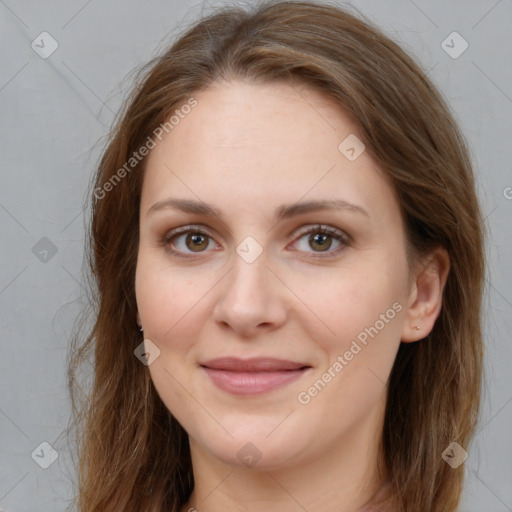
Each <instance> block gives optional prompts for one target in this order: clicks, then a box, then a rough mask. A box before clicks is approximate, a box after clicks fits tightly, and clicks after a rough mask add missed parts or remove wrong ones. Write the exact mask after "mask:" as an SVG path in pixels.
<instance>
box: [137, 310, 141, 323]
mask: <svg viewBox="0 0 512 512" xmlns="http://www.w3.org/2000/svg"><path fill="white" fill-rule="evenodd" d="M137 325H138V326H139V327H142V321H141V319H140V315H139V312H138V311H137Z"/></svg>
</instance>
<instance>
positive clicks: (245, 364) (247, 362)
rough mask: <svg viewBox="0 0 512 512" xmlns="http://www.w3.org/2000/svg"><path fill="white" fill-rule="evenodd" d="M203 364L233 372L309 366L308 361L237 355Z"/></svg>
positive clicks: (268, 370) (280, 369)
mask: <svg viewBox="0 0 512 512" xmlns="http://www.w3.org/2000/svg"><path fill="white" fill-rule="evenodd" d="M201 366H204V367H206V368H211V369H213V370H227V371H232V372H264V371H267V372H272V371H283V370H298V369H300V368H304V367H309V366H310V365H308V364H306V363H299V362H296V361H287V360H285V359H276V358H273V357H253V358H250V359H239V358H237V357H220V358H217V359H210V360H209V361H205V362H204V363H201Z"/></svg>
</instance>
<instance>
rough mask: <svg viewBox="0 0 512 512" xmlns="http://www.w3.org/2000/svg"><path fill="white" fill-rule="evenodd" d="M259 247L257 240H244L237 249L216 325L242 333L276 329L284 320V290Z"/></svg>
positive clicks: (223, 288) (219, 299)
mask: <svg viewBox="0 0 512 512" xmlns="http://www.w3.org/2000/svg"><path fill="white" fill-rule="evenodd" d="M248 238H249V237H248ZM256 244H257V242H255V240H247V239H245V240H243V241H242V242H241V243H240V244H239V245H238V246H237V248H236V254H234V255H233V268H232V270H231V272H229V273H228V275H227V276H226V281H225V283H224V285H223V286H222V288H221V292H220V294H219V297H218V301H217V304H216V306H215V311H214V318H215V320H216V321H217V322H220V323H223V324H228V325H229V326H231V327H232V328H233V329H234V330H236V331H239V332H242V331H250V330H252V329H254V328H256V327H257V326H258V325H262V324H264V325H274V326H277V325H278V324H280V323H281V322H282V321H284V318H285V312H286V308H285V305H284V300H285V298H284V296H283V295H282V290H281V291H280V290H279V284H278V283H276V282H273V281H276V278H275V276H274V275H273V273H272V272H270V271H269V270H268V268H267V265H268V264H269V261H268V257H267V252H266V251H263V248H262V247H261V246H260V245H259V244H258V245H256ZM281 287H282V285H281Z"/></svg>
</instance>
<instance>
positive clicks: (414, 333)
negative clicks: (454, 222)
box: [401, 247, 450, 343]
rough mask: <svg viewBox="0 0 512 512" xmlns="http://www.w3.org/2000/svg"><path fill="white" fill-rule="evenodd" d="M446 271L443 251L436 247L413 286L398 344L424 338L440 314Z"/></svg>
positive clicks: (445, 255) (447, 256)
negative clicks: (400, 341)
mask: <svg viewBox="0 0 512 512" xmlns="http://www.w3.org/2000/svg"><path fill="white" fill-rule="evenodd" d="M449 269H450V257H449V255H448V252H447V251H446V249H444V248H442V247H439V248H437V249H436V250H435V251H434V252H433V253H431V254H430V255H429V257H428V259H427V263H426V265H423V266H422V267H421V269H420V271H419V272H418V274H417V275H416V278H415V280H414V282H413V285H412V288H411V292H410V297H411V303H410V304H409V306H408V309H407V311H406V314H405V317H404V325H403V329H402V338H401V340H402V342H404V343H411V342H414V341H419V340H421V339H423V338H426V337H427V336H428V335H429V334H430V332H431V331H432V329H433V327H434V324H435V321H436V320H437V317H438V316H439V313H440V312H441V307H442V302H443V291H444V287H445V284H446V280H447V278H448V272H449Z"/></svg>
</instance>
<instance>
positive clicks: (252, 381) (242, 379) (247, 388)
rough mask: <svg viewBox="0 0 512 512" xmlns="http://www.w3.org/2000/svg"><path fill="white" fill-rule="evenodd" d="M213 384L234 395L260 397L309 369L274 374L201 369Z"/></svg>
mask: <svg viewBox="0 0 512 512" xmlns="http://www.w3.org/2000/svg"><path fill="white" fill-rule="evenodd" d="M202 368H203V370H204V371H205V372H206V373H207V374H208V376H209V377H210V379H212V381H213V383H214V384H215V385H216V386H217V387H218V388H220V389H222V390H223V391H227V392H228V393H232V394H234V395H261V394H263V393H268V392H269V391H272V390H274V389H277V388H280V387H282V386H285V385H286V384H289V383H291V382H293V381H294V380H297V379H300V377H302V376H303V375H304V374H305V373H306V372H307V371H308V370H310V369H311V368H303V369H301V370H282V371H275V372H231V371H227V370H214V369H212V368H206V367H204V366H203V367H202Z"/></svg>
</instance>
